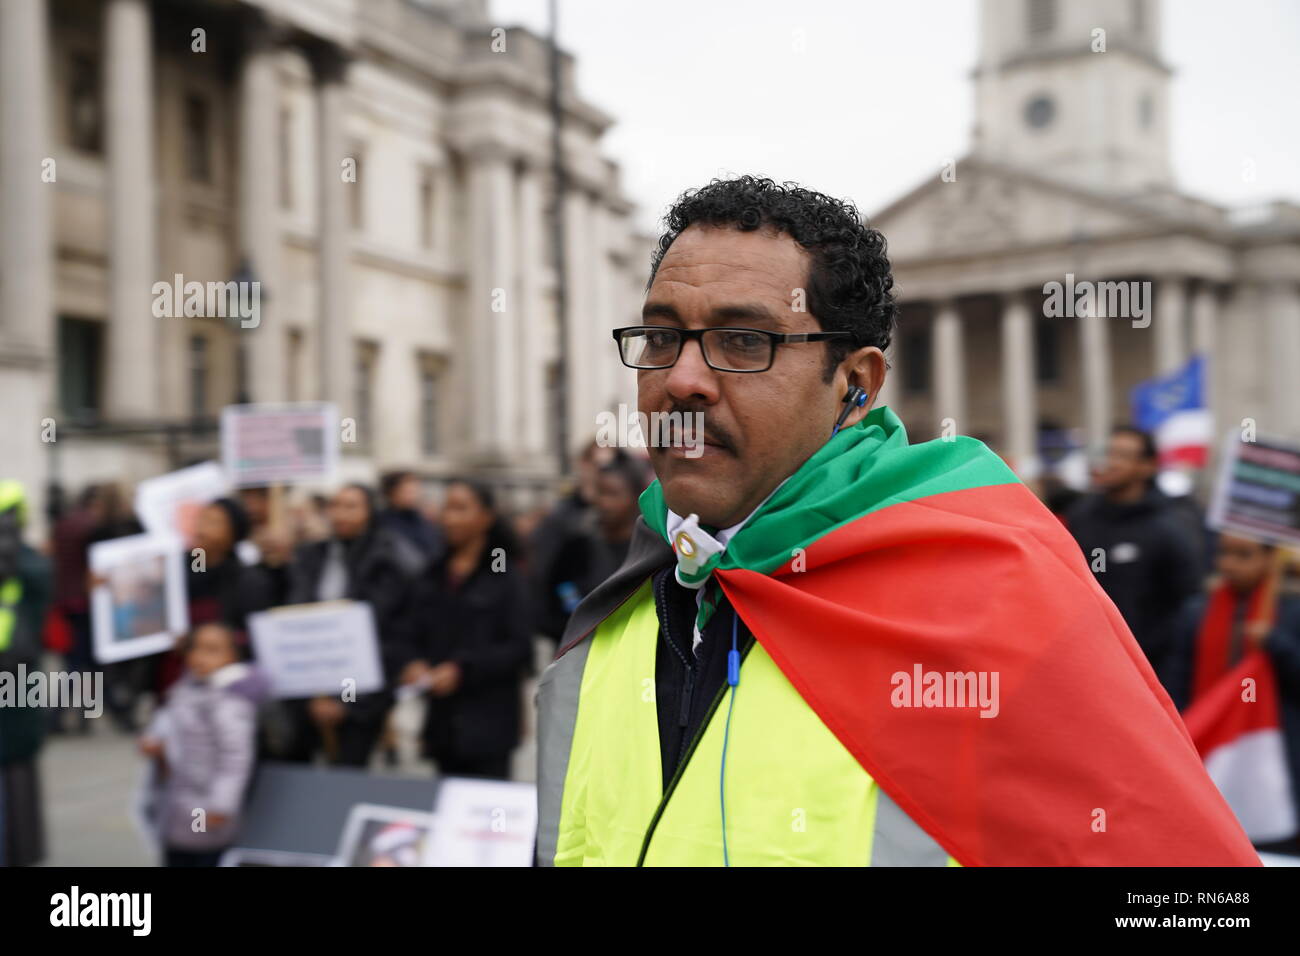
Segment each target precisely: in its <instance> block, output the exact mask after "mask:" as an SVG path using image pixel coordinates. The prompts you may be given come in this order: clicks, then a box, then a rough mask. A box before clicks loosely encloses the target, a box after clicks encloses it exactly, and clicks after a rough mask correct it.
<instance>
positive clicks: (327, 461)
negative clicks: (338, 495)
mask: <svg viewBox="0 0 1300 956" xmlns="http://www.w3.org/2000/svg"><path fill="white" fill-rule="evenodd" d="M338 451H339V422H338V411H337V409H336V408H335V407H334V406H333V405H331V404H330V403H328V402H294V403H289V404H274V405H227V406H226V407H225V408H223V409H222V410H221V459H222V463H223V464H224V465H225V469H226V475H227V477H228V478H229V480H230V483H231V484H233V485H235V486H237V487H240V488H245V487H248V486H249V485H270V484H276V483H280V482H287V483H292V482H295V481H318V482H322V483H329V482H331V481H333V476H334V469H335V466H336V465H337V463H338Z"/></svg>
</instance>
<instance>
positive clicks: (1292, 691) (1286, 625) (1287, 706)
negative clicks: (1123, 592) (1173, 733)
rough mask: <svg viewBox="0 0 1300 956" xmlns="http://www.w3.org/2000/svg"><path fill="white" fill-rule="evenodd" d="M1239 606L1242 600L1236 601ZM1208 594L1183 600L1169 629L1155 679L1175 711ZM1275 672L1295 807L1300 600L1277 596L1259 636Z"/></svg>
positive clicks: (1299, 771) (1186, 687) (1182, 699)
mask: <svg viewBox="0 0 1300 956" xmlns="http://www.w3.org/2000/svg"><path fill="white" fill-rule="evenodd" d="M1239 603H1240V604H1241V605H1243V606H1244V605H1245V603H1246V602H1244V601H1242V602H1239ZM1208 604H1209V596H1208V595H1205V594H1198V595H1196V596H1194V597H1192V598H1189V599H1188V600H1187V602H1186V603H1185V604H1184V605H1183V607H1182V609H1181V610H1180V611H1179V613H1178V616H1177V617H1176V618H1175V621H1174V624H1173V626H1172V627H1171V629H1170V631H1171V634H1170V646H1169V655H1168V657H1167V659H1166V662H1165V667H1164V671H1163V673H1162V674H1161V675H1160V676H1161V680H1162V681H1163V682H1164V685H1165V690H1167V691H1168V692H1169V696H1170V698H1172V699H1173V702H1174V706H1175V707H1177V708H1178V709H1179V711H1184V710H1186V709H1187V707H1188V705H1189V704H1190V703H1191V697H1192V681H1193V679H1194V678H1195V675H1196V638H1197V635H1198V632H1199V631H1200V629H1201V620H1202V619H1203V618H1204V617H1205V609H1206V607H1207V606H1208ZM1264 650H1265V651H1267V652H1268V656H1269V658H1270V659H1271V660H1272V662H1273V669H1274V671H1275V672H1276V674H1277V689H1278V695H1279V697H1280V698H1281V700H1280V701H1279V709H1280V710H1281V714H1280V717H1281V721H1282V736H1283V739H1284V741H1285V743H1286V752H1287V763H1288V766H1289V769H1290V771H1291V793H1292V794H1294V797H1295V801H1296V805H1297V806H1300V597H1297V596H1295V595H1289V594H1283V595H1279V597H1278V602H1277V620H1276V622H1275V623H1274V625H1273V629H1272V630H1271V631H1269V632H1268V636H1267V637H1265V638H1264Z"/></svg>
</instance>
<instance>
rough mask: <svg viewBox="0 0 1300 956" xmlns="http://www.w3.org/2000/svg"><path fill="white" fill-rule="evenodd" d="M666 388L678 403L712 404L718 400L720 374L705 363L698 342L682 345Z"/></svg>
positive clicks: (671, 369)
mask: <svg viewBox="0 0 1300 956" xmlns="http://www.w3.org/2000/svg"><path fill="white" fill-rule="evenodd" d="M665 387H666V388H667V390H668V394H669V395H670V396H671V397H672V398H673V400H674V401H678V402H691V401H702V402H706V403H711V402H716V401H717V400H718V373H717V372H715V371H714V370H713V369H711V368H709V363H708V362H706V361H704V350H703V348H702V347H701V345H700V342H699V341H698V340H694V341H689V342H684V343H682V352H681V354H680V355H678V356H677V364H675V365H674V366H673V367H672V368H670V369H669V370H668V382H667V385H666V386H665Z"/></svg>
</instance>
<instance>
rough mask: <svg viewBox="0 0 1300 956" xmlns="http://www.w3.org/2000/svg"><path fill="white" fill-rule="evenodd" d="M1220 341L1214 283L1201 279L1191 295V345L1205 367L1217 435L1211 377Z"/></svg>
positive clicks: (1207, 398)
mask: <svg viewBox="0 0 1300 956" xmlns="http://www.w3.org/2000/svg"><path fill="white" fill-rule="evenodd" d="M1218 340H1219V297H1218V292H1217V290H1216V289H1215V288H1214V285H1213V284H1212V283H1210V282H1201V283H1200V284H1199V285H1198V286H1197V289H1196V293H1195V295H1193V296H1192V348H1193V350H1194V351H1195V352H1196V353H1197V354H1198V355H1200V356H1201V362H1202V364H1203V368H1204V370H1205V381H1204V388H1205V407H1206V408H1208V409H1209V410H1210V417H1211V419H1212V420H1213V421H1214V422H1215V424H1214V425H1213V431H1212V432H1211V434H1213V435H1215V436H1216V440H1217V435H1218V424H1217V422H1218V414H1217V412H1218V409H1217V406H1216V395H1217V389H1216V388H1215V386H1214V378H1215V375H1216V373H1217V368H1216V365H1217V359H1218Z"/></svg>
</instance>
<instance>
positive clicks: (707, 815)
mask: <svg viewBox="0 0 1300 956" xmlns="http://www.w3.org/2000/svg"><path fill="white" fill-rule="evenodd" d="M658 643H659V621H658V617H657V615H656V613H655V602H654V595H653V592H652V588H651V587H650V584H649V582H647V583H646V584H645V585H643V586H642V587H641V588H640V589H639V590H638V591H637V592H636V594H635V595H633V597H632V598H631V599H629V600H628V601H626V602H625V603H624V604H623V605H622V607H620V608H619V609H618V610H617V611H615V612H614V613H613V614H611V615H610V616H609V617H608V618H606V620H605V621H604V622H603V623H602V624H601V625H600V626H599V627H598V628H597V629H596V631H595V633H594V634H592V635H591V636H590V637H589V638H588V639H587V640H586V641H584V642H583V645H586V646H585V647H583V646H582V645H579V646H578V647H575V648H574V649H572V650H571V651H569V653H568V654H565V655H564V656H562V657H560V658H559V659H558V660H557V661H556V662H555V663H554V664H552V665H551V667H550V668H548V669H547V673H546V674H545V675H544V677H543V681H542V686H541V688H540V690H539V706H540V707H541V714H540V719H541V720H542V721H543V722H544V724H545V725H546V733H545V739H544V740H543V741H542V742H541V747H542V751H543V752H542V759H543V760H544V761H546V760H551V761H554V762H555V763H556V764H558V763H564V772H563V777H562V781H563V782H562V786H561V788H560V789H559V792H558V793H555V792H553V791H554V790H555V789H556V784H555V783H554V782H550V783H548V781H545V780H542V781H540V782H539V783H540V787H541V792H540V803H541V806H542V819H541V822H540V828H539V840H538V851H539V859H540V862H541V863H542V864H543V865H549V864H554V865H557V866H583V865H586V866H633V865H638V864H641V865H647V866H650V865H662V866H720V865H722V864H723V822H722V813H723V810H722V802H721V790H720V774H721V773H722V762H723V737H724V733H726V734H727V746H726V788H725V794H726V835H727V857H728V859H729V862H730V863H731V865H733V866H865V865H875V866H888V865H896V866H897V865H902V866H909V865H912V866H921V865H939V866H943V865H956V864H955V861H953V860H952V859H951V858H950V857H949V856H948V854H947V852H946V851H945V850H943V848H942V847H940V846H939V845H938V844H937V843H935V842H934V840H932V839H931V838H930V837H929V835H928V834H926V833H925V832H924V831H923V830H921V828H920V827H918V826H917V825H916V824H915V823H914V822H913V821H912V820H911V819H910V818H908V817H907V815H906V814H905V813H903V812H902V811H901V810H900V809H899V808H898V806H897V805H896V804H895V803H894V802H893V801H892V800H891V799H890V798H889V797H888V796H887V795H886V794H884V793H883V792H882V791H881V790H880V788H879V787H877V786H876V784H875V781H874V780H873V779H872V778H871V776H870V775H869V774H868V773H867V772H866V771H865V770H863V768H862V766H861V764H859V763H858V761H857V760H856V759H855V758H854V757H853V755H852V754H850V753H849V752H848V751H847V750H846V749H845V748H844V745H843V744H841V743H840V741H839V740H838V738H836V736H835V735H834V734H833V733H832V732H831V731H830V730H829V729H828V728H827V727H826V725H825V724H823V723H822V721H821V718H819V717H818V716H817V714H816V713H815V712H814V711H813V710H812V708H811V707H809V706H808V704H807V703H806V702H805V701H804V699H803V698H802V697H801V696H800V695H799V692H798V691H797V690H795V688H794V687H793V686H792V685H791V684H790V682H789V681H788V680H787V679H786V678H785V675H784V674H782V673H781V670H780V668H778V667H777V666H776V664H775V663H774V662H773V661H772V659H771V657H769V656H768V655H767V653H766V652H765V651H764V650H763V648H762V646H761V645H759V644H757V643H754V644H752V646H751V647H750V648H749V650H748V652H747V654H746V656H745V658H744V662H743V665H742V667H741V671H740V675H741V676H740V683H739V686H738V687H737V688H736V691H735V699H734V703H733V704H732V713H731V722H730V728H729V730H728V728H727V710H728V704H729V703H730V702H729V701H728V700H727V695H728V694H730V692H731V691H730V688H729V687H727V686H726V685H724V687H723V692H722V693H720V694H719V696H718V697H717V698H716V699H715V701H714V704H715V706H714V709H713V711H712V714H711V716H710V717H708V718H707V719H706V723H705V725H704V727H703V730H702V732H700V733H698V734H697V736H696V740H695V742H694V746H693V748H691V749H688V751H687V753H686V755H685V756H684V757H683V764H682V766H681V767H679V768H678V770H677V773H676V778H675V780H674V781H672V782H671V785H670V787H669V788H668V793H667V794H665V787H664V781H663V777H662V769H661V766H662V765H661V758H660V746H659V723H658V712H657V709H656V704H655V655H656V651H657V646H658ZM570 657H572V658H573V659H572V660H570ZM566 660H568V661H569V662H568V663H567V664H566V663H565V662H566ZM566 685H567V686H566ZM575 692H576V693H575ZM575 698H576V707H575V706H574V700H575ZM566 745H567V747H566ZM566 750H567V752H566ZM566 757H567V760H566V759H565V758H566ZM554 770H555V767H554V766H552V767H551V768H550V771H551V772H554ZM548 810H550V811H551V812H550V813H549V814H548ZM555 810H558V813H556V812H554V811H555ZM548 815H549V816H551V817H555V819H551V820H548Z"/></svg>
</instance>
